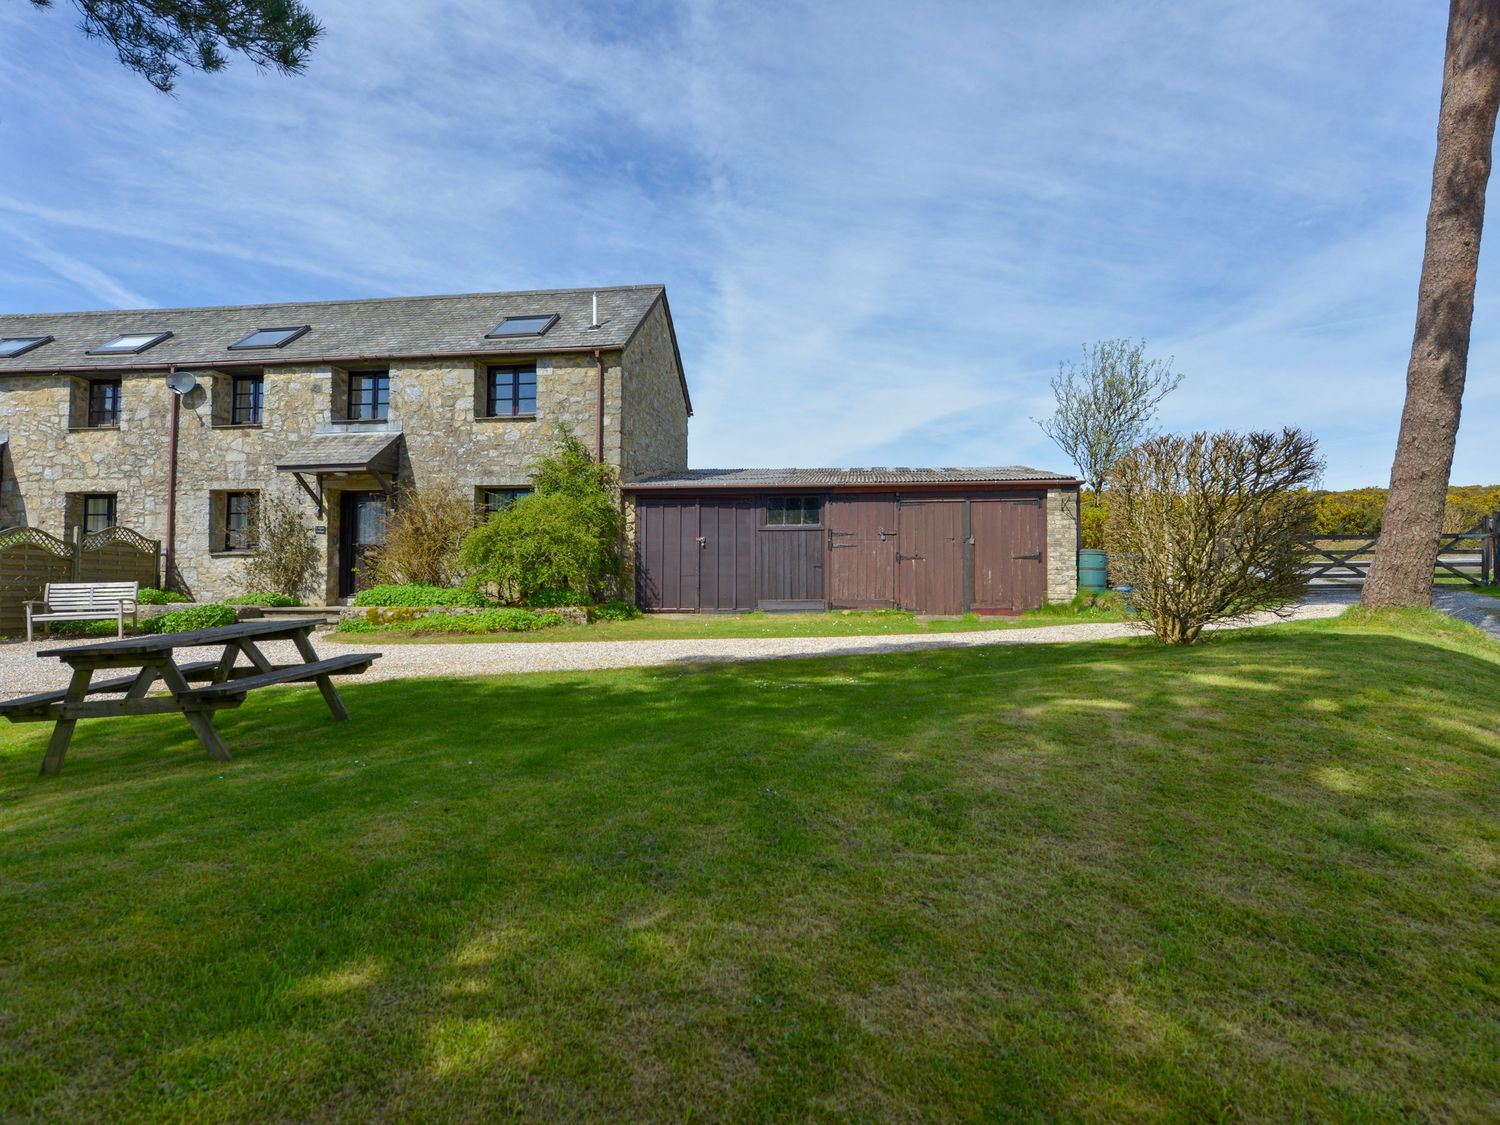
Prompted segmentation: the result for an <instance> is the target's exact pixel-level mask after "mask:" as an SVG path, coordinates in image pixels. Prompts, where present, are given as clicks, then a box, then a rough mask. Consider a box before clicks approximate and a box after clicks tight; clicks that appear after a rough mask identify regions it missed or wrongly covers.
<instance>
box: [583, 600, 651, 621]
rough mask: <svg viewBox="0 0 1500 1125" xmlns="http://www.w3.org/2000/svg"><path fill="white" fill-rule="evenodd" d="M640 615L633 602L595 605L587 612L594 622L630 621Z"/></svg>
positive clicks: (609, 602) (611, 602)
mask: <svg viewBox="0 0 1500 1125" xmlns="http://www.w3.org/2000/svg"><path fill="white" fill-rule="evenodd" d="M640 615H641V611H640V610H639V609H638V608H637V607H636V605H635V604H634V603H633V602H622V601H608V602H603V603H602V604H600V605H596V606H595V607H594V608H593V609H592V610H590V611H589V617H591V618H592V619H593V620H595V621H631V620H634V619H635V618H637V617H639V616H640Z"/></svg>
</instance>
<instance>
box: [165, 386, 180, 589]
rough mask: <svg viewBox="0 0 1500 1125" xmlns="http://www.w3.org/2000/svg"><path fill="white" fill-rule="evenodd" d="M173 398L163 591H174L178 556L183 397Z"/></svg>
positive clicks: (169, 444) (168, 457)
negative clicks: (178, 436) (180, 443)
mask: <svg viewBox="0 0 1500 1125" xmlns="http://www.w3.org/2000/svg"><path fill="white" fill-rule="evenodd" d="M175 374H177V368H176V367H173V368H172V369H171V371H169V372H168V373H167V378H169V379H170V378H171V377H172V376H173V375H175ZM167 393H168V394H170V395H171V396H172V430H171V437H170V438H169V439H168V441H167V550H166V573H165V574H163V575H162V577H161V584H162V589H164V590H171V589H173V588H174V587H173V583H172V565H173V562H174V560H175V558H176V555H177V430H178V426H179V425H180V423H181V421H182V396H181V395H180V394H178V393H177V392H176V391H174V390H168V391H167Z"/></svg>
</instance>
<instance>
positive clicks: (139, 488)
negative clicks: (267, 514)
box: [0, 306, 687, 601]
mask: <svg viewBox="0 0 1500 1125" xmlns="http://www.w3.org/2000/svg"><path fill="white" fill-rule="evenodd" d="M658 308H659V306H658ZM656 315H657V314H656V313H653V316H656ZM658 331H659V330H657V329H653V331H652V333H650V334H647V333H644V332H643V333H642V343H641V346H639V347H636V348H635V349H634V352H633V355H632V361H631V362H632V378H633V379H635V380H638V381H639V382H640V383H641V384H642V385H643V387H654V386H655V385H657V384H658V383H662V384H665V383H667V382H668V380H670V385H671V386H672V387H673V388H675V387H676V386H677V382H676V380H677V370H676V362H675V358H672V359H670V361H669V367H668V369H667V371H666V372H665V373H661V372H656V371H654V370H653V369H652V365H653V364H654V363H656V362H660V361H661V359H662V352H661V349H660V346H659V343H657V342H656V341H657V334H658ZM668 353H670V344H669V345H668ZM516 358H517V357H514V356H503V357H497V358H496V360H495V362H512V363H513V362H515V361H516ZM622 359H623V353H622V351H621V350H620V349H615V350H613V351H605V352H604V353H603V361H604V366H605V372H604V376H605V378H604V385H605V445H604V453H605V459H606V460H608V461H610V462H611V463H613V464H615V465H620V466H622V468H623V467H624V465H625V463H627V462H628V463H629V464H631V465H637V464H658V463H665V462H667V461H670V460H671V458H672V457H673V456H677V454H676V453H675V452H670V453H668V454H663V453H662V452H660V450H662V449H667V450H669V451H675V450H676V449H679V448H680V450H681V454H680V460H681V466H685V464H686V448H687V433H686V414H685V411H683V410H681V409H680V407H679V409H678V411H677V414H676V418H677V419H678V420H677V421H676V422H675V423H674V422H672V421H671V420H670V418H669V420H668V421H666V422H662V421H661V420H646V421H636V420H633V419H632V418H631V412H632V411H633V410H641V409H651V408H653V404H654V403H655V401H656V398H655V396H654V392H652V393H646V394H643V395H639V396H635V397H633V398H632V400H631V401H630V402H629V403H622V389H623V381H622ZM536 363H537V411H536V415H535V417H530V418H485V417H483V416H482V415H483V413H484V406H485V400H484V385H485V368H486V362H485V361H483V360H478V361H476V360H472V359H468V358H459V359H428V360H420V361H398V362H392V363H390V364H389V365H388V366H389V370H390V412H389V423H388V426H389V428H391V429H392V430H399V431H400V432H401V434H402V436H403V442H402V446H403V449H402V459H401V472H400V477H401V483H403V484H415V486H416V487H418V488H421V487H423V486H425V485H428V484H431V483H433V482H436V481H449V482H453V483H455V484H457V485H458V486H459V487H460V488H462V489H464V490H465V491H466V492H471V493H472V492H474V491H475V490H477V489H479V488H485V487H524V486H525V485H526V484H527V483H528V481H529V465H530V462H531V461H532V459H533V458H534V457H535V456H536V455H537V454H538V453H540V452H542V450H543V449H545V448H546V447H547V446H548V445H549V444H550V443H551V440H552V435H553V428H554V425H555V424H557V423H561V424H563V425H565V426H567V427H568V428H569V429H570V430H572V431H573V432H574V433H575V434H577V435H578V436H579V437H580V438H582V439H583V440H584V441H585V442H586V443H587V444H588V446H589V448H590V449H592V448H593V447H594V442H595V419H596V413H595V411H596V409H597V398H598V371H597V367H596V365H595V360H594V357H593V355H592V354H588V353H564V354H557V355H552V356H539V357H537V359H536ZM110 374H111V376H112V377H113V376H114V375H116V374H118V375H119V377H120V379H121V412H120V424H119V426H118V428H111V429H94V430H90V429H86V428H82V427H80V426H78V425H75V424H74V422H75V417H74V416H75V414H76V413H77V403H78V401H79V399H80V398H86V396H85V395H82V394H81V388H82V385H83V380H82V379H81V378H75V377H71V376H66V375H46V376H11V377H4V378H0V432H7V433H8V434H9V439H10V441H9V446H8V447H6V448H5V458H4V463H3V469H4V476H3V480H0V526H9V525H22V526H32V527H39V528H42V529H43V530H46V531H50V532H52V533H53V534H56V535H67V534H69V533H70V531H71V528H70V526H69V523H70V520H72V521H75V522H76V520H77V519H78V518H79V516H78V512H79V510H81V502H79V501H78V500H77V499H76V498H77V497H78V496H79V495H81V494H84V493H113V494H114V495H115V496H116V521H117V522H118V523H119V524H121V525H123V526H126V527H131V528H134V529H135V530H137V531H139V532H140V533H141V534H143V535H146V536H148V537H151V538H156V539H163V540H165V537H166V530H167V529H166V507H167V504H166V501H167V457H168V434H169V431H170V421H171V411H172V397H173V396H172V392H171V391H169V390H168V389H167V387H166V384H165V372H164V371H161V370H159V369H158V370H146V371H125V372H118V373H116V372H111V373H110ZM195 374H196V375H197V377H198V381H199V386H198V387H197V388H196V389H195V390H194V391H192V392H191V393H190V394H188V395H186V396H184V398H183V401H182V414H181V420H180V421H181V426H180V434H179V447H178V475H177V481H178V483H177V533H176V567H175V570H176V578H177V582H178V584H179V585H180V586H181V587H182V588H183V589H184V590H185V591H186V592H188V593H189V594H190V595H191V596H193V597H194V598H195V599H198V600H212V599H216V598H222V597H225V596H227V595H230V594H235V593H239V592H241V588H240V584H239V582H238V573H239V571H240V569H241V567H242V566H243V564H244V561H245V558H246V555H245V553H244V552H232V551H225V550H222V549H221V548H222V547H223V546H224V544H223V542H222V535H223V530H222V522H223V520H222V511H223V506H224V494H225V493H226V492H231V491H255V492H259V493H261V494H262V498H263V499H264V498H265V497H267V496H270V495H272V494H281V495H285V496H288V497H291V498H292V499H294V500H295V501H296V502H297V503H298V504H299V506H300V507H301V509H302V511H303V513H304V517H305V519H306V521H307V524H308V526H309V527H314V526H316V527H318V528H321V529H322V530H321V531H320V532H318V537H319V540H320V542H321V543H322V547H323V550H322V566H321V568H320V573H319V577H318V584H319V587H320V588H319V589H317V590H315V591H314V592H313V597H314V599H315V600H316V599H317V598H318V597H323V598H326V599H327V600H329V601H332V600H336V597H337V592H338V534H339V518H338V513H339V506H340V494H341V492H342V491H343V490H373V489H378V488H379V487H380V485H379V482H378V481H376V480H375V479H373V478H368V477H361V476H347V477H342V478H338V477H326V478H325V480H324V488H325V493H324V511H323V514H322V515H321V516H319V515H317V514H316V511H315V508H314V505H313V502H312V500H311V498H309V497H308V496H307V494H306V493H304V492H303V491H302V490H301V488H299V487H298V485H297V483H296V480H295V479H294V478H293V477H292V476H291V474H289V473H284V472H278V471H277V470H276V468H275V465H276V462H277V461H278V460H279V459H281V458H283V457H284V456H285V455H286V453H287V452H288V450H290V449H291V448H292V447H293V446H296V445H298V444H300V443H302V442H304V441H306V440H308V439H311V438H312V437H313V436H314V435H315V434H316V433H318V432H319V430H320V429H321V430H324V431H326V430H329V429H332V428H336V427H334V426H333V425H332V422H333V412H334V399H335V397H336V385H337V382H338V380H339V378H340V377H341V376H342V374H343V373H342V372H341V371H339V370H338V369H336V368H333V367H329V366H308V365H292V364H287V365H280V366H267V367H266V368H265V400H264V414H263V420H262V424H261V425H259V426H232V425H229V424H227V422H226V419H227V418H228V417H229V414H228V409H227V405H226V398H225V396H227V395H228V394H230V380H229V379H228V378H227V376H225V375H224V374H223V373H214V372H196V373H195ZM674 393H676V392H674ZM677 401H678V402H679V404H680V402H681V395H680V393H677ZM622 418H623V420H624V421H626V422H628V423H629V424H628V425H625V426H622V424H621V423H622ZM673 425H676V426H677V428H678V430H679V431H680V432H679V433H678V434H677V436H676V437H673V436H672V435H671V433H670V430H671V428H672V426H673ZM636 441H640V442H643V443H645V444H646V446H647V448H646V450H645V451H643V452H639V453H638V452H637V451H636V450H635V449H634V446H633V443H634V442H636ZM681 466H680V467H681ZM70 496H73V497H74V498H75V499H74V500H73V502H72V504H71V506H70V503H69V497H70Z"/></svg>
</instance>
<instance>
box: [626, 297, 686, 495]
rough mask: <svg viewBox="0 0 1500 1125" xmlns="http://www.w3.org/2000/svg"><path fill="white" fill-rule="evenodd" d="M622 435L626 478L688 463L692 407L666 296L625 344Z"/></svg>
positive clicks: (673, 470) (678, 468)
mask: <svg viewBox="0 0 1500 1125" xmlns="http://www.w3.org/2000/svg"><path fill="white" fill-rule="evenodd" d="M623 368H624V386H623V391H624V400H623V404H622V405H623V414H622V418H621V426H620V434H621V437H622V439H623V443H624V444H623V449H622V455H621V458H620V460H619V461H618V462H617V464H619V466H620V476H621V479H622V480H625V481H633V480H641V479H643V478H645V477H650V476H655V475H657V474H659V473H676V472H682V471H683V470H685V469H686V468H687V467H688V449H687V446H688V408H687V401H686V399H685V397H684V395H683V389H682V388H683V382H682V373H681V371H680V369H679V367H678V364H677V349H676V348H675V347H674V346H673V344H672V326H671V323H670V321H668V319H667V311H666V304H665V298H663V299H662V300H660V301H658V302H657V303H656V305H655V306H653V307H652V309H651V311H650V312H649V313H648V314H646V319H645V320H644V321H643V322H642V323H641V326H640V328H639V329H637V331H636V334H635V337H634V338H633V339H632V340H631V341H630V342H629V343H628V344H627V345H626V346H625V353H624V364H623Z"/></svg>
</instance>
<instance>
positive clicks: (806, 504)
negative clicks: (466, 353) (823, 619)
mask: <svg viewBox="0 0 1500 1125" xmlns="http://www.w3.org/2000/svg"><path fill="white" fill-rule="evenodd" d="M1079 488H1080V482H1079V481H1078V480H1077V479H1076V478H1074V477H1071V476H1067V475H1065V474H1059V473H1049V472H1044V471H1041V470H1038V469H1030V468H1025V467H1023V466H1014V465H1012V466H1002V467H990V468H964V469H907V468H896V469H885V468H877V469H697V470H690V471H687V472H678V473H671V474H666V475H662V476H656V477H651V478H647V479H644V480H637V481H632V482H631V483H629V484H627V485H626V486H625V492H626V494H627V496H629V497H631V498H633V500H634V513H635V544H636V558H635V564H636V565H635V578H636V600H637V602H638V603H639V604H640V606H641V608H643V609H646V610H655V611H673V612H735V611H748V610H755V609H759V610H764V611H784V610H820V609H905V610H911V611H914V612H917V613H927V614H960V613H981V614H991V613H993V614H1008V613H1019V612H1021V611H1023V610H1027V609H1035V608H1037V607H1039V606H1041V605H1042V604H1043V603H1044V602H1046V601H1066V600H1068V599H1070V598H1072V597H1073V596H1074V594H1075V593H1076V591H1077V588H1078V499H1079Z"/></svg>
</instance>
